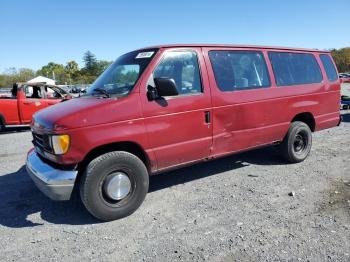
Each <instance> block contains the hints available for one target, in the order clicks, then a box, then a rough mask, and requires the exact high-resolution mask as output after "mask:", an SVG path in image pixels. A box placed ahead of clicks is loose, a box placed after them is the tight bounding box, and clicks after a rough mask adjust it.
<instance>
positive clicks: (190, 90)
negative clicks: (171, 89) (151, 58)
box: [153, 51, 202, 95]
mask: <svg viewBox="0 0 350 262" xmlns="http://www.w3.org/2000/svg"><path fill="white" fill-rule="evenodd" d="M158 77H166V78H172V79H174V81H175V83H176V88H177V91H178V93H179V95H186V94H198V93H201V92H202V85H201V80H200V72H199V65H198V59H197V54H196V52H194V51H170V52H167V53H165V55H164V57H163V58H162V60H161V62H160V63H159V64H158V65H157V67H156V69H155V70H154V72H153V78H158Z"/></svg>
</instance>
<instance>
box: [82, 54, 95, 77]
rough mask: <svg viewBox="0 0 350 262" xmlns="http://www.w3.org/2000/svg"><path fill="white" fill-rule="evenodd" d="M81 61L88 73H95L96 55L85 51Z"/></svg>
mask: <svg viewBox="0 0 350 262" xmlns="http://www.w3.org/2000/svg"><path fill="white" fill-rule="evenodd" d="M83 61H84V64H85V67H84V69H85V71H86V72H87V73H89V74H90V75H94V74H96V71H97V59H96V56H95V55H94V54H93V53H91V52H90V51H86V52H85V53H84V56H83Z"/></svg>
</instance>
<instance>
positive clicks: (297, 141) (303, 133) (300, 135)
mask: <svg viewBox="0 0 350 262" xmlns="http://www.w3.org/2000/svg"><path fill="white" fill-rule="evenodd" d="M311 145H312V133H311V130H310V128H309V126H308V125H307V124H305V123H304V122H300V121H295V122H293V123H292V124H291V126H290V127H289V130H288V133H287V135H286V136H285V138H284V139H283V141H282V143H281V144H280V152H281V155H282V157H283V158H284V159H285V160H286V161H288V162H290V163H299V162H302V161H304V160H305V159H306V157H307V156H308V155H309V153H310V151H311Z"/></svg>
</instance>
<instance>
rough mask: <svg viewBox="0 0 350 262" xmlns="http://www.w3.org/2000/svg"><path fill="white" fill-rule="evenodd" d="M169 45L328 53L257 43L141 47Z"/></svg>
mask: <svg viewBox="0 0 350 262" xmlns="http://www.w3.org/2000/svg"><path fill="white" fill-rule="evenodd" d="M170 47H228V48H252V49H257V48H259V49H260V48H261V49H273V50H290V51H305V52H317V53H330V51H328V50H319V49H311V48H294V47H280V46H258V45H239V44H237V45H232V44H164V45H155V46H149V47H145V48H141V49H140V50H142V49H150V48H170Z"/></svg>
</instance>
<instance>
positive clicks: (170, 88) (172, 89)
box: [154, 77, 179, 97]
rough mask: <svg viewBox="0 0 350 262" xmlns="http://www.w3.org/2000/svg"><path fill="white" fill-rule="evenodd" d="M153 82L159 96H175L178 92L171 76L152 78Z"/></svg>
mask: <svg viewBox="0 0 350 262" xmlns="http://www.w3.org/2000/svg"><path fill="white" fill-rule="evenodd" d="M154 83H155V85H156V89H157V92H158V95H159V96H160V97H163V96H177V95H178V94H179V92H178V91H177V88H176V83H175V81H174V79H172V78H168V77H156V78H154Z"/></svg>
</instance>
